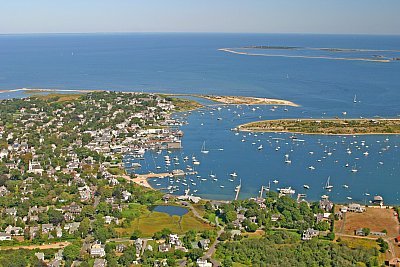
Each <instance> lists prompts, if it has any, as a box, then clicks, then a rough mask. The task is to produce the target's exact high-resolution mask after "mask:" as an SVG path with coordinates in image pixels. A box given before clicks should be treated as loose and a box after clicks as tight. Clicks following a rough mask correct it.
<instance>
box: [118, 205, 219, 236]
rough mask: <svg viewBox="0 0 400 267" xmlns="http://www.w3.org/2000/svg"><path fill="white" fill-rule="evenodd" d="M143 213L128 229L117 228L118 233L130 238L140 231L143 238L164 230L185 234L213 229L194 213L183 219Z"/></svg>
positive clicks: (158, 213)
mask: <svg viewBox="0 0 400 267" xmlns="http://www.w3.org/2000/svg"><path fill="white" fill-rule="evenodd" d="M141 212H142V214H141V215H140V216H139V217H138V218H134V219H132V220H131V223H130V226H129V227H128V228H117V229H116V231H117V232H118V233H119V234H120V235H121V236H130V234H131V233H132V232H133V231H134V230H140V231H141V233H142V235H143V236H145V237H151V236H153V234H154V233H155V232H158V231H160V230H162V229H164V228H168V229H170V230H171V231H172V232H174V233H177V234H183V233H185V232H187V231H188V230H191V229H194V230H197V231H203V230H207V229H211V228H212V227H211V226H210V225H208V224H206V223H204V222H202V221H200V220H199V219H197V218H196V217H194V216H193V213H192V212H188V213H187V214H185V215H183V216H182V217H179V216H170V215H168V214H166V213H162V212H156V211H153V212H151V211H148V210H147V211H143V210H142V211H141Z"/></svg>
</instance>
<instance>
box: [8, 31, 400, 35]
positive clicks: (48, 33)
mask: <svg viewBox="0 0 400 267" xmlns="http://www.w3.org/2000/svg"><path fill="white" fill-rule="evenodd" d="M78 34H82V35H86V34H87V35H90V34H260V35H261V34H268V35H272V34H277V35H285V34H287V35H359V36H400V33H319V32H207V31H193V32H190V31H164V32H162V31H160V32H158V31H115V32H108V31H104V32H103V31H98V32H15V33H12V32H10V33H1V32H0V36H5V35H78Z"/></svg>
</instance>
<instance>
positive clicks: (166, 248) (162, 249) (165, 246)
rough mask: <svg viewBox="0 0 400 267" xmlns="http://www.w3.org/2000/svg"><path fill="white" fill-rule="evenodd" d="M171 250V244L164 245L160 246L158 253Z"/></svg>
mask: <svg viewBox="0 0 400 267" xmlns="http://www.w3.org/2000/svg"><path fill="white" fill-rule="evenodd" d="M170 250H171V244H166V243H163V244H161V245H159V246H158V251H160V252H168V251H170Z"/></svg>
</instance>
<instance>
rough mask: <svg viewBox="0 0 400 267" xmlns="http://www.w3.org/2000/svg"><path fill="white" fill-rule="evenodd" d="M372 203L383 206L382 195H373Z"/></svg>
mask: <svg viewBox="0 0 400 267" xmlns="http://www.w3.org/2000/svg"><path fill="white" fill-rule="evenodd" d="M372 204H374V205H381V206H383V197H381V196H374V199H373V200H372Z"/></svg>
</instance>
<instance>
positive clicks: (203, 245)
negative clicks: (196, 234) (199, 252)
mask: <svg viewBox="0 0 400 267" xmlns="http://www.w3.org/2000/svg"><path fill="white" fill-rule="evenodd" d="M199 247H200V248H202V249H204V250H208V249H209V248H210V239H201V240H200V241H199Z"/></svg>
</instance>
